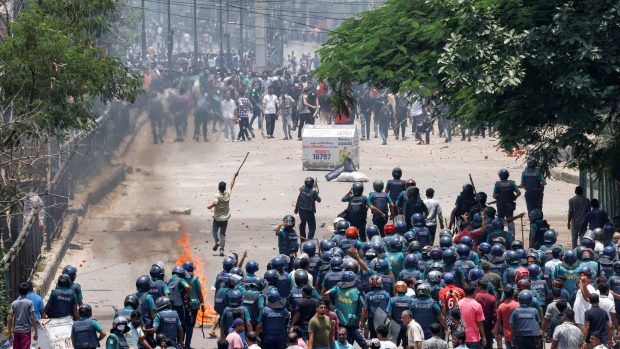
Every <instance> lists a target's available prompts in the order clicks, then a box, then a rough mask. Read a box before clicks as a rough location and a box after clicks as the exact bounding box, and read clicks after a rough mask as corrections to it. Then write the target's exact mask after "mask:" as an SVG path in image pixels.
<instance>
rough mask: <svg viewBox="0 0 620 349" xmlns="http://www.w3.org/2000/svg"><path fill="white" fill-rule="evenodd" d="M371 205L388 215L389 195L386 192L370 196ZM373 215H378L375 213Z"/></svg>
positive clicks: (374, 193)
mask: <svg viewBox="0 0 620 349" xmlns="http://www.w3.org/2000/svg"><path fill="white" fill-rule="evenodd" d="M370 203H371V204H372V205H373V206H375V207H376V208H378V209H379V210H380V211H381V212H383V213H384V214H387V213H388V209H389V204H388V195H387V194H386V193H384V192H373V193H371V195H370ZM373 215H378V214H377V213H375V212H373Z"/></svg>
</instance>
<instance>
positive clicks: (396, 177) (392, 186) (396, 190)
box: [385, 167, 406, 202]
mask: <svg viewBox="0 0 620 349" xmlns="http://www.w3.org/2000/svg"><path fill="white" fill-rule="evenodd" d="M402 176H403V170H401V168H400V167H394V169H393V170H392V179H389V180H388V181H387V185H386V186H385V192H386V193H388V195H389V196H390V199H392V202H396V199H398V194H400V193H401V192H403V191H405V189H406V188H405V184H406V182H405V180H403V179H401V177H402Z"/></svg>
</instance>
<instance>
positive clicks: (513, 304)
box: [497, 299, 519, 342]
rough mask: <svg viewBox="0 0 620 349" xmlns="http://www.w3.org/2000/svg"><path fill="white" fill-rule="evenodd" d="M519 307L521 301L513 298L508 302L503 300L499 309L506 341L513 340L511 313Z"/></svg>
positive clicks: (498, 315)
mask: <svg viewBox="0 0 620 349" xmlns="http://www.w3.org/2000/svg"><path fill="white" fill-rule="evenodd" d="M518 307H519V302H517V301H515V300H514V299H511V300H510V301H508V302H502V304H500V305H499V309H498V310H497V320H498V321H501V325H502V328H503V329H504V331H503V332H504V338H505V339H506V342H510V341H511V340H512V325H511V324H510V314H512V311H513V310H515V309H517V308H518Z"/></svg>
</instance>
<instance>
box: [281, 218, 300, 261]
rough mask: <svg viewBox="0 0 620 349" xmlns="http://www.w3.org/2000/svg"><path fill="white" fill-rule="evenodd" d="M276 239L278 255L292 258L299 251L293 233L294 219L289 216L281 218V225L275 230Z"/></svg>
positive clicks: (295, 236)
mask: <svg viewBox="0 0 620 349" xmlns="http://www.w3.org/2000/svg"><path fill="white" fill-rule="evenodd" d="M275 233H276V236H277V237H278V253H279V254H283V255H286V256H293V257H294V255H295V254H296V253H297V251H298V250H299V241H298V239H297V232H296V231H295V217H293V216H291V215H290V214H289V215H286V216H284V218H282V223H280V225H278V226H277V227H276V229H275Z"/></svg>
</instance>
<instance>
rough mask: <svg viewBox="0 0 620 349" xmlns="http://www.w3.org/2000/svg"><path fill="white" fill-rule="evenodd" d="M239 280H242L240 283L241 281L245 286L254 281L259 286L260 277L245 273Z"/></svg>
mask: <svg viewBox="0 0 620 349" xmlns="http://www.w3.org/2000/svg"><path fill="white" fill-rule="evenodd" d="M241 282H242V283H243V285H245V286H247V285H249V284H251V283H255V284H256V285H257V286H259V287H260V285H259V282H260V278H258V277H257V276H255V275H252V276H249V275H246V276H244V277H243V279H242V280H241Z"/></svg>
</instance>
